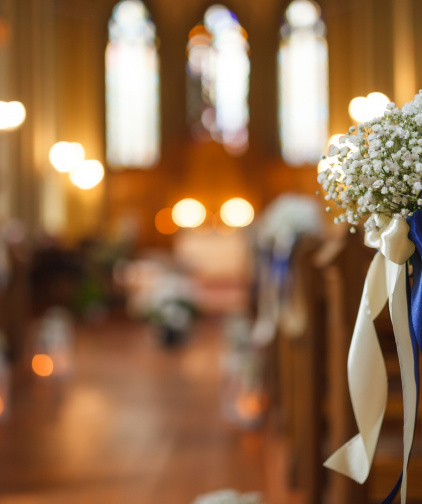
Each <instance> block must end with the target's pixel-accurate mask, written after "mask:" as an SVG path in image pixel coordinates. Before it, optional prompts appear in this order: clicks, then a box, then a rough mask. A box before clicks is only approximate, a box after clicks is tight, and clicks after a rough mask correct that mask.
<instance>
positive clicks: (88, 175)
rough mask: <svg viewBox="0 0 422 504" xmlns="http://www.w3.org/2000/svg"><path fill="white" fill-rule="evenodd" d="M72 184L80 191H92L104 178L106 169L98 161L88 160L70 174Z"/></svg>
mask: <svg viewBox="0 0 422 504" xmlns="http://www.w3.org/2000/svg"><path fill="white" fill-rule="evenodd" d="M69 176H70V180H71V182H72V184H74V185H75V186H76V187H79V189H85V190H86V189H92V188H93V187H95V186H96V185H98V184H99V183H100V182H101V180H102V179H103V178H104V167H103V165H102V164H101V163H100V162H99V161H97V160H96V159H87V160H86V161H82V162H81V163H79V165H78V166H77V167H76V168H75V169H74V170H72V171H71V172H70V173H69Z"/></svg>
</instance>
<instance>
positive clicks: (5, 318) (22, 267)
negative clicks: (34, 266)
mask: <svg viewBox="0 0 422 504" xmlns="http://www.w3.org/2000/svg"><path fill="white" fill-rule="evenodd" d="M5 247H6V254H7V259H8V265H9V267H8V269H9V275H8V281H7V283H6V284H5V285H4V286H3V288H2V289H1V290H0V329H1V330H2V331H3V332H4V335H5V336H6V338H7V344H8V352H9V353H10V356H11V358H12V360H17V359H19V358H20V357H21V356H22V352H23V347H24V338H25V331H26V327H27V324H28V318H29V282H28V276H29V251H28V249H27V246H26V244H25V243H24V242H23V241H22V242H13V241H12V242H10V241H8V242H6V243H5Z"/></svg>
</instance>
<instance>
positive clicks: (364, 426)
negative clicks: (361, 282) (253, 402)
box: [324, 213, 422, 504]
mask: <svg viewBox="0 0 422 504" xmlns="http://www.w3.org/2000/svg"><path fill="white" fill-rule="evenodd" d="M420 220H421V230H422V213H421V219H420ZM378 229H379V231H374V232H371V233H368V234H367V236H366V239H365V243H366V244H367V245H368V246H370V247H375V248H379V250H380V252H378V253H377V254H376V255H375V257H374V259H373V261H372V263H371V266H370V268H369V271H368V274H367V277H366V280H365V286H364V290H363V295H362V300H361V304H360V308H359V313H358V318H357V321H356V325H355V330H354V333H353V337H352V343H351V348H350V352H349V359H348V379H349V389H350V395H351V400H352V406H353V410H354V414H355V417H356V422H357V425H358V429H359V434H358V435H357V436H355V437H354V438H353V439H351V440H350V441H349V442H348V443H346V444H345V445H344V446H342V447H341V448H340V449H339V450H337V451H336V452H335V453H334V454H333V455H332V456H331V457H330V458H329V459H328V460H327V461H326V462H325V464H324V465H325V466H326V467H329V468H330V469H334V470H336V471H338V472H340V473H342V474H344V475H346V476H348V477H350V478H352V479H354V480H355V481H357V482H359V483H363V482H364V481H365V480H366V478H367V477H368V474H369V471H370V468H371V465H372V461H373V457H374V453H375V448H376V444H377V441H378V437H379V433H380V429H381V425H382V421H383V418H384V413H385V407H386V404H387V393H388V390H387V389H388V387H387V372H386V368H385V363H384V358H383V355H382V352H381V348H380V345H379V342H378V338H377V335H376V331H375V327H374V323H373V321H374V319H375V318H376V317H377V316H378V315H379V313H380V311H381V310H382V308H383V307H384V305H385V303H386V301H387V299H388V300H389V309H390V316H391V320H392V324H393V329H394V336H395V340H396V345H397V352H398V357H399V362H400V373H401V379H402V384H403V407H404V464H403V472H402V475H401V476H400V477H399V479H398V481H397V483H396V485H395V487H394V488H393V490H392V492H390V494H389V496H388V497H387V498H386V499H385V500H384V501H383V504H390V503H392V501H393V500H394V497H395V495H396V494H397V493H398V490H399V488H400V485H401V489H402V492H401V502H402V504H405V502H406V485H407V465H408V461H409V457H410V452H411V448H412V443H413V436H414V430H415V419H416V414H417V398H418V390H417V386H416V380H415V378H416V370H415V369H416V364H415V363H416V359H417V357H416V356H415V352H414V350H415V342H414V341H413V339H412V337H413V334H412V335H411V329H410V328H409V318H408V313H409V312H408V302H407V293H406V266H405V263H406V260H407V259H408V258H409V257H410V256H411V255H412V254H413V252H414V250H415V245H414V243H412V241H410V240H409V239H408V233H409V226H408V224H407V223H406V221H405V220H404V219H401V218H398V219H392V220H388V219H385V218H383V217H382V218H380V220H379V223H378ZM420 236H421V237H422V233H420ZM421 250H422V241H421ZM419 257H420V256H419ZM421 263H422V261H421V262H420V264H421ZM412 296H413V292H412ZM419 299H420V307H421V308H422V293H421V295H420V298H419ZM412 313H413V307H412ZM418 321H419V323H420V326H421V329H422V312H421V311H420V310H419V311H418ZM412 329H413V328H412ZM421 335H422V331H421ZM416 349H417V348H416Z"/></svg>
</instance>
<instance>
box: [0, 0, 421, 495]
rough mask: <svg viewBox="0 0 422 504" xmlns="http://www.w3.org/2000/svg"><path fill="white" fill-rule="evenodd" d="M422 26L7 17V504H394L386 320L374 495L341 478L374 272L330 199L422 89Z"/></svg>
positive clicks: (386, 17)
mask: <svg viewBox="0 0 422 504" xmlns="http://www.w3.org/2000/svg"><path fill="white" fill-rule="evenodd" d="M421 19H422V3H421V2H419V1H417V0H366V1H364V0H261V1H257V0H225V1H224V2H223V3H221V4H220V3H219V1H218V2H217V1H216V2H211V1H210V0H177V1H174V0H173V1H171V0H142V1H141V0H121V1H118V0H0V68H1V72H0V502H2V503H3V504H53V503H54V504H58V503H60V504H73V503H78V504H85V503H87V504H88V503H89V504H100V503H101V504H123V503H125V504H132V503H133V504H135V503H137V504H164V503H165V504H356V503H359V504H376V503H380V502H381V501H382V502H387V501H383V499H384V498H385V497H386V496H387V495H388V494H389V492H390V491H391V489H392V488H393V486H394V485H395V483H396V480H397V479H398V478H399V477H400V473H401V471H402V466H403V399H402V388H401V380H400V366H399V360H398V357H397V352H396V345H395V340H394V333H393V329H392V325H391V322H390V318H389V314H388V310H387V308H384V310H383V311H382V312H381V314H380V315H379V317H378V318H377V320H376V322H375V327H376V330H377V333H378V338H379V341H380V345H381V348H382V351H383V355H384V358H385V363H386V369H387V374H388V380H389V385H388V401H387V406H386V409H385V416H384V422H383V425H382V428H381V434H380V438H379V442H378V445H377V448H376V452H375V456H374V460H373V463H372V468H371V470H370V474H369V477H368V479H367V480H366V481H365V482H363V483H357V482H355V481H353V480H351V479H349V478H347V477H346V476H344V475H343V474H340V473H338V472H335V471H331V470H330V469H328V468H326V467H324V465H323V464H324V461H325V460H326V459H327V458H328V457H329V456H330V455H331V454H332V453H333V452H334V451H335V450H337V449H338V448H339V447H340V446H341V445H343V444H344V443H346V442H347V441H348V440H349V439H350V438H353V436H355V435H356V434H357V433H358V426H357V424H356V421H355V419H354V414H353V408H352V404H351V400H350V397H349V385H348V377H347V359H348V352H349V347H350V343H351V339H352V335H353V329H354V325H355V321H356V316H357V313H358V308H359V303H360V300H361V296H362V289H363V286H364V281H365V275H366V272H367V269H368V266H369V264H370V263H371V260H372V258H373V256H374V253H375V250H374V249H371V248H368V247H366V246H365V245H364V230H363V226H360V225H359V226H357V227H356V229H355V228H354V227H353V228H350V226H348V225H347V224H345V223H342V224H339V225H335V224H334V219H333V217H334V216H335V215H336V213H335V212H336V211H335V209H334V208H333V206H332V205H331V203H330V202H329V201H328V202H327V201H326V198H324V196H325V193H324V190H323V189H322V188H321V186H320V184H319V183H318V181H317V177H318V173H320V172H321V171H323V170H324V169H325V168H326V165H327V159H326V158H322V156H323V155H325V154H327V152H328V149H329V146H330V145H334V146H336V148H337V147H339V146H340V144H339V138H340V137H342V136H343V135H345V134H346V133H347V132H348V130H349V128H350V127H351V126H352V125H356V124H357V123H359V122H365V121H368V120H371V119H372V118H373V117H376V116H379V115H382V114H383V111H384V110H385V109H386V106H387V104H388V103H390V102H394V103H395V104H397V106H399V107H401V106H403V105H404V104H405V103H407V102H409V101H411V100H412V99H413V97H414V95H415V94H416V93H418V91H419V89H420V88H422V60H419V58H418V56H417V55H418V50H419V48H421V47H422V28H421V24H419V20H421ZM337 150H338V149H337ZM359 428H360V426H359ZM421 436H422V424H421V421H420V418H419V420H418V421H417V422H416V427H415V433H414V446H413V451H412V457H411V461H410V464H409V469H408V482H407V503H408V504H421V503H422V478H421V475H422V437H421ZM369 464H370V465H371V462H369ZM399 499H400V497H399V496H398V497H397V500H394V502H399ZM388 502H389V503H390V504H391V503H392V502H393V500H391V499H390V500H388ZM402 502H403V501H402Z"/></svg>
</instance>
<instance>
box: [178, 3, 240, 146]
mask: <svg viewBox="0 0 422 504" xmlns="http://www.w3.org/2000/svg"><path fill="white" fill-rule="evenodd" d="M248 52H249V45H248V41H247V34H246V32H245V30H244V29H243V28H242V26H241V25H240V24H239V21H238V19H237V17H236V16H235V14H234V13H233V12H231V11H230V10H228V9H227V8H226V7H223V6H222V5H214V6H212V7H210V8H209V9H208V10H207V11H206V12H205V15H204V19H203V23H200V24H198V25H196V26H195V27H194V28H193V29H192V30H191V32H190V34H189V42H188V46H187V56H188V62H187V74H188V79H187V81H188V82H187V103H188V119H189V123H190V126H191V130H192V135H193V137H194V138H195V139H197V140H199V141H206V140H210V139H212V140H214V141H217V142H220V143H222V144H223V145H224V147H225V149H226V150H227V151H228V152H229V153H230V154H233V155H239V154H242V153H243V152H245V151H246V150H247V148H248V123H249V107H248V95H249V70H250V63H249V56H248Z"/></svg>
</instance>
